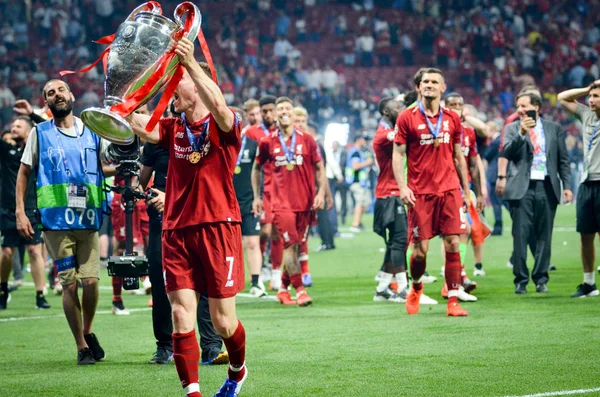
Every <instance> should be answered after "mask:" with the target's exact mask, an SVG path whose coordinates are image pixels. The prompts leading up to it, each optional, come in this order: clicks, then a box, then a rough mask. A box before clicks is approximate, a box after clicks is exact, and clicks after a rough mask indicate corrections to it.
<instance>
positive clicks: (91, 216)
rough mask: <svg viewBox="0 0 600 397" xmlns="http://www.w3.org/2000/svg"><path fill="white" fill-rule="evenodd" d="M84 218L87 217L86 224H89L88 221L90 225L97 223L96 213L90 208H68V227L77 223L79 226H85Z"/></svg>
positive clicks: (66, 217) (66, 218) (66, 219)
mask: <svg viewBox="0 0 600 397" xmlns="http://www.w3.org/2000/svg"><path fill="white" fill-rule="evenodd" d="M84 216H85V220H86V222H85V224H88V222H87V221H89V224H90V225H93V224H94V223H95V221H96V211H95V210H93V209H91V208H89V209H86V208H75V209H73V208H67V209H66V210H65V221H66V222H67V225H73V224H75V222H77V224H79V225H83V224H84Z"/></svg>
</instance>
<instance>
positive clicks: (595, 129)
mask: <svg viewBox="0 0 600 397" xmlns="http://www.w3.org/2000/svg"><path fill="white" fill-rule="evenodd" d="M599 127H600V122H598V125H597V126H596V128H594V132H592V136H591V137H590V142H589V143H588V148H587V150H588V155H589V153H590V150H592V141H593V140H594V137H595V136H596V132H598V128H599Z"/></svg>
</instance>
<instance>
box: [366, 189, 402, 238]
mask: <svg viewBox="0 0 600 397" xmlns="http://www.w3.org/2000/svg"><path fill="white" fill-rule="evenodd" d="M374 215H375V216H374V218H373V231H374V232H375V233H377V234H378V235H380V236H381V237H383V239H384V240H385V241H386V243H388V244H403V245H404V247H406V238H407V232H408V224H407V220H406V209H405V208H404V204H402V201H401V200H400V197H396V196H394V197H386V198H383V199H377V201H375V214H374Z"/></svg>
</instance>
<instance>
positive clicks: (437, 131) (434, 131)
mask: <svg viewBox="0 0 600 397" xmlns="http://www.w3.org/2000/svg"><path fill="white" fill-rule="evenodd" d="M418 103H419V110H421V114H422V115H423V117H425V121H426V122H427V127H428V128H429V132H431V135H433V138H434V139H437V137H438V135H440V131H441V130H442V119H443V118H444V112H442V108H441V107H440V115H439V117H438V120H437V124H436V125H435V128H434V127H433V124H432V123H431V121H429V117H427V115H426V114H425V107H424V106H423V102H421V101H419V102H418Z"/></svg>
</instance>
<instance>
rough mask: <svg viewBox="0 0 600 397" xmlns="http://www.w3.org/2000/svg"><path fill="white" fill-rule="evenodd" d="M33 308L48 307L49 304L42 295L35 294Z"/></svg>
mask: <svg viewBox="0 0 600 397" xmlns="http://www.w3.org/2000/svg"><path fill="white" fill-rule="evenodd" d="M35 308H36V309H50V304H49V303H48V302H47V301H46V298H45V297H44V296H43V295H42V296H37V297H36V298H35Z"/></svg>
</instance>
